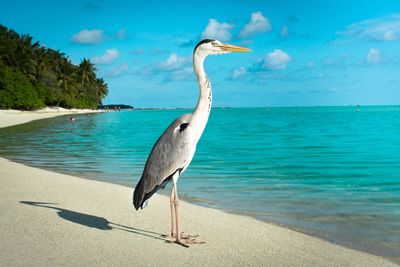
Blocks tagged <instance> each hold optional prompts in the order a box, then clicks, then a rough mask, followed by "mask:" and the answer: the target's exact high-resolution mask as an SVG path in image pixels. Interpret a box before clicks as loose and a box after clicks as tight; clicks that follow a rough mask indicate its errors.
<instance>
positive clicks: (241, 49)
mask: <svg viewBox="0 0 400 267" xmlns="http://www.w3.org/2000/svg"><path fill="white" fill-rule="evenodd" d="M220 48H221V50H223V51H230V52H251V50H250V49H248V48H246V47H241V46H237V45H230V44H223V45H221V46H220Z"/></svg>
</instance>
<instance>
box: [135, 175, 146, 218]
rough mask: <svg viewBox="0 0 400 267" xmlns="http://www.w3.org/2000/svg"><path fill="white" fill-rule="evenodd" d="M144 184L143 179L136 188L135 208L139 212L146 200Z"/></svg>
mask: <svg viewBox="0 0 400 267" xmlns="http://www.w3.org/2000/svg"><path fill="white" fill-rule="evenodd" d="M144 194H145V192H144V183H143V179H140V181H139V183H138V184H137V185H136V187H135V191H134V193H133V206H135V209H136V210H138V209H139V208H140V206H142V204H143V199H144Z"/></svg>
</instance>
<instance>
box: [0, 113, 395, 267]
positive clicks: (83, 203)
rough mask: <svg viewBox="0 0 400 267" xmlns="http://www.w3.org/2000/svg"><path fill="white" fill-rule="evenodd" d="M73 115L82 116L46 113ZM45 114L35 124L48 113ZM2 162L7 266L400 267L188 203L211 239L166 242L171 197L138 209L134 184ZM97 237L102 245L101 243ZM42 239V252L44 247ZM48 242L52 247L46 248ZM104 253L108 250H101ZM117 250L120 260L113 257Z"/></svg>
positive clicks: (189, 218)
mask: <svg viewBox="0 0 400 267" xmlns="http://www.w3.org/2000/svg"><path fill="white" fill-rule="evenodd" d="M82 113H85V112H82ZM67 114H77V113H66V114H64V113H62V114H60V113H56V114H54V113H52V114H46V115H52V116H51V117H55V116H60V115H67ZM41 115H42V114H39V116H37V117H36V118H35V119H31V120H30V121H32V120H36V119H43V118H48V117H43V116H41ZM0 122H2V117H0ZM12 122H14V125H16V124H20V122H16V121H15V120H12ZM26 122H27V121H26ZM8 126H11V125H8ZM1 127H4V126H1V125H0V128H1ZM0 166H1V168H0V183H1V184H2V185H1V186H0V188H2V189H0V191H3V192H2V195H3V196H4V197H3V198H2V201H1V202H0V203H1V204H0V207H1V209H0V210H1V211H2V212H1V213H2V214H3V215H4V216H0V223H1V226H2V228H3V229H4V233H3V236H4V237H3V238H2V240H3V241H1V242H4V244H3V246H2V247H7V248H6V249H5V250H4V255H3V251H2V252H0V256H1V259H3V262H4V263H5V264H6V265H21V264H22V265H34V264H40V265H50V264H54V263H56V264H60V265H65V264H68V265H72V263H74V264H80V265H82V264H86V265H87V264H89V265H93V264H106V265H111V264H119V265H127V264H132V263H135V264H138V265H148V264H150V263H152V264H155V262H157V263H163V264H165V263H167V265H176V264H178V265H188V264H194V265H196V263H197V264H199V263H203V262H205V263H207V264H208V265H233V264H240V265H269V266H276V265H314V266H315V265H318V266H336V265H345V266H376V265H381V266H397V265H396V263H394V262H391V261H389V260H387V259H386V258H382V257H379V256H375V255H371V254H367V253H365V252H360V251H357V250H353V249H349V248H346V247H342V246H339V245H335V244H332V243H329V242H327V241H324V240H322V239H319V238H316V237H313V236H310V235H307V234H303V233H301V232H298V231H294V230H291V229H288V228H286V227H283V226H279V225H274V224H273V223H267V222H262V221H259V220H257V219H255V218H252V217H249V216H243V215H237V214H231V213H226V212H223V211H220V210H217V209H212V208H206V207H203V206H198V205H194V204H190V203H187V202H185V201H182V203H181V206H182V213H181V217H182V220H183V222H182V228H183V230H188V232H189V233H195V234H200V237H201V239H202V240H201V241H206V244H204V245H197V246H192V247H191V248H189V249H183V248H181V247H179V246H174V245H168V244H165V243H164V242H162V240H160V239H159V236H158V233H165V232H166V231H168V229H169V199H168V197H165V196H163V195H160V194H158V195H157V196H156V197H155V198H154V200H153V199H152V201H151V203H150V205H149V207H147V208H146V209H144V210H142V211H140V212H136V211H134V210H133V208H132V206H131V194H132V190H133V189H132V188H128V187H126V186H122V185H117V184H112V183H108V182H101V181H97V180H89V179H84V178H79V177H75V176H70V175H64V174H59V173H55V172H51V171H46V170H42V169H38V168H33V167H28V166H25V165H23V164H20V163H15V162H12V161H10V160H7V159H4V158H1V157H0ZM21 201H25V203H21ZM29 201H31V202H29ZM32 201H33V202H51V203H58V204H56V205H55V204H35V203H32ZM57 215H58V216H57ZM10 219H11V220H10ZM138 219H140V221H138ZM111 222H114V223H111ZM115 222H118V223H115ZM227 225H229V228H228V227H226V226H227ZM255 229H256V231H254V230H255ZM99 230H101V231H99ZM111 230H112V231H111ZM114 230H115V231H114ZM35 231H37V232H35ZM22 233H23V234H22ZM38 233H40V234H38ZM122 233H125V235H122ZM126 233H131V234H132V235H129V234H126ZM74 238H75V240H74ZM76 239H77V240H78V241H79V242H78V244H79V246H78V248H79V247H81V246H82V247H83V248H85V249H86V250H88V251H90V253H89V257H88V258H85V257H84V255H81V254H80V253H82V252H81V250H80V249H77V248H76V247H75V248H74V247H69V246H65V245H73V244H74V242H75V241H76ZM93 239H95V240H101V241H102V242H100V244H98V243H96V242H94V240H93ZM121 241H124V242H125V241H126V243H124V242H121ZM34 242H35V243H34ZM59 242H61V244H60V243H59ZM109 242H110V243H109ZM16 243H17V244H16ZM36 243H38V244H39V246H38V248H41V249H43V250H42V251H38V248H37V247H35V244H36ZM5 244H7V246H5ZM110 244H113V246H114V247H110ZM21 246H22V247H23V250H24V251H23V252H21ZM49 247H51V249H50V251H46V250H48V249H49ZM145 248H146V249H145ZM99 251H102V253H103V254H101V255H99V253H100V252H99ZM138 252H140V253H139V254H137V253H138ZM143 253H144V254H143ZM146 253H147V255H146ZM154 253H155V254H154ZM22 255H24V257H21V256H22ZM111 255H112V257H111V258H108V257H107V256H111ZM114 255H117V257H115V258H113V257H114ZM128 255H129V256H128ZM165 255H175V256H176V257H178V259H179V262H174V261H169V262H168V259H169V256H168V257H167V258H165ZM154 256H155V257H154ZM96 257H97V258H96ZM127 257H128V258H127ZM138 257H139V259H138ZM213 260H215V261H213ZM179 263H180V264H179Z"/></svg>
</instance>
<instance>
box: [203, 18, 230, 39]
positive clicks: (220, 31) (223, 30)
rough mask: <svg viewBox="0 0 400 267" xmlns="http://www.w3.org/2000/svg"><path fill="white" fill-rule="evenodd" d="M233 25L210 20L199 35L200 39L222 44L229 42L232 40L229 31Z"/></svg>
mask: <svg viewBox="0 0 400 267" xmlns="http://www.w3.org/2000/svg"><path fill="white" fill-rule="evenodd" d="M233 28H234V25H232V24H229V23H225V22H222V23H220V22H218V21H217V20H216V19H210V20H209V21H208V24H207V27H206V29H205V30H204V31H203V33H202V34H201V37H202V38H213V39H217V40H220V41H222V42H226V41H229V40H230V39H231V38H232V34H231V32H230V31H231V30H232V29H233Z"/></svg>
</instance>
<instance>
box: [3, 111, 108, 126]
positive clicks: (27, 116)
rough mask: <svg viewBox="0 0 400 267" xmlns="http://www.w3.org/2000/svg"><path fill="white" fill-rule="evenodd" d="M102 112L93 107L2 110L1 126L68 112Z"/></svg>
mask: <svg viewBox="0 0 400 267" xmlns="http://www.w3.org/2000/svg"><path fill="white" fill-rule="evenodd" d="M93 112H101V111H99V110H92V109H64V108H48V107H47V108H44V109H40V110H37V111H20V110H14V109H10V110H0V128H2V127H8V126H12V125H16V124H21V123H26V122H30V121H34V120H40V119H47V118H52V117H56V116H61V115H68V114H82V113H93Z"/></svg>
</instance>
